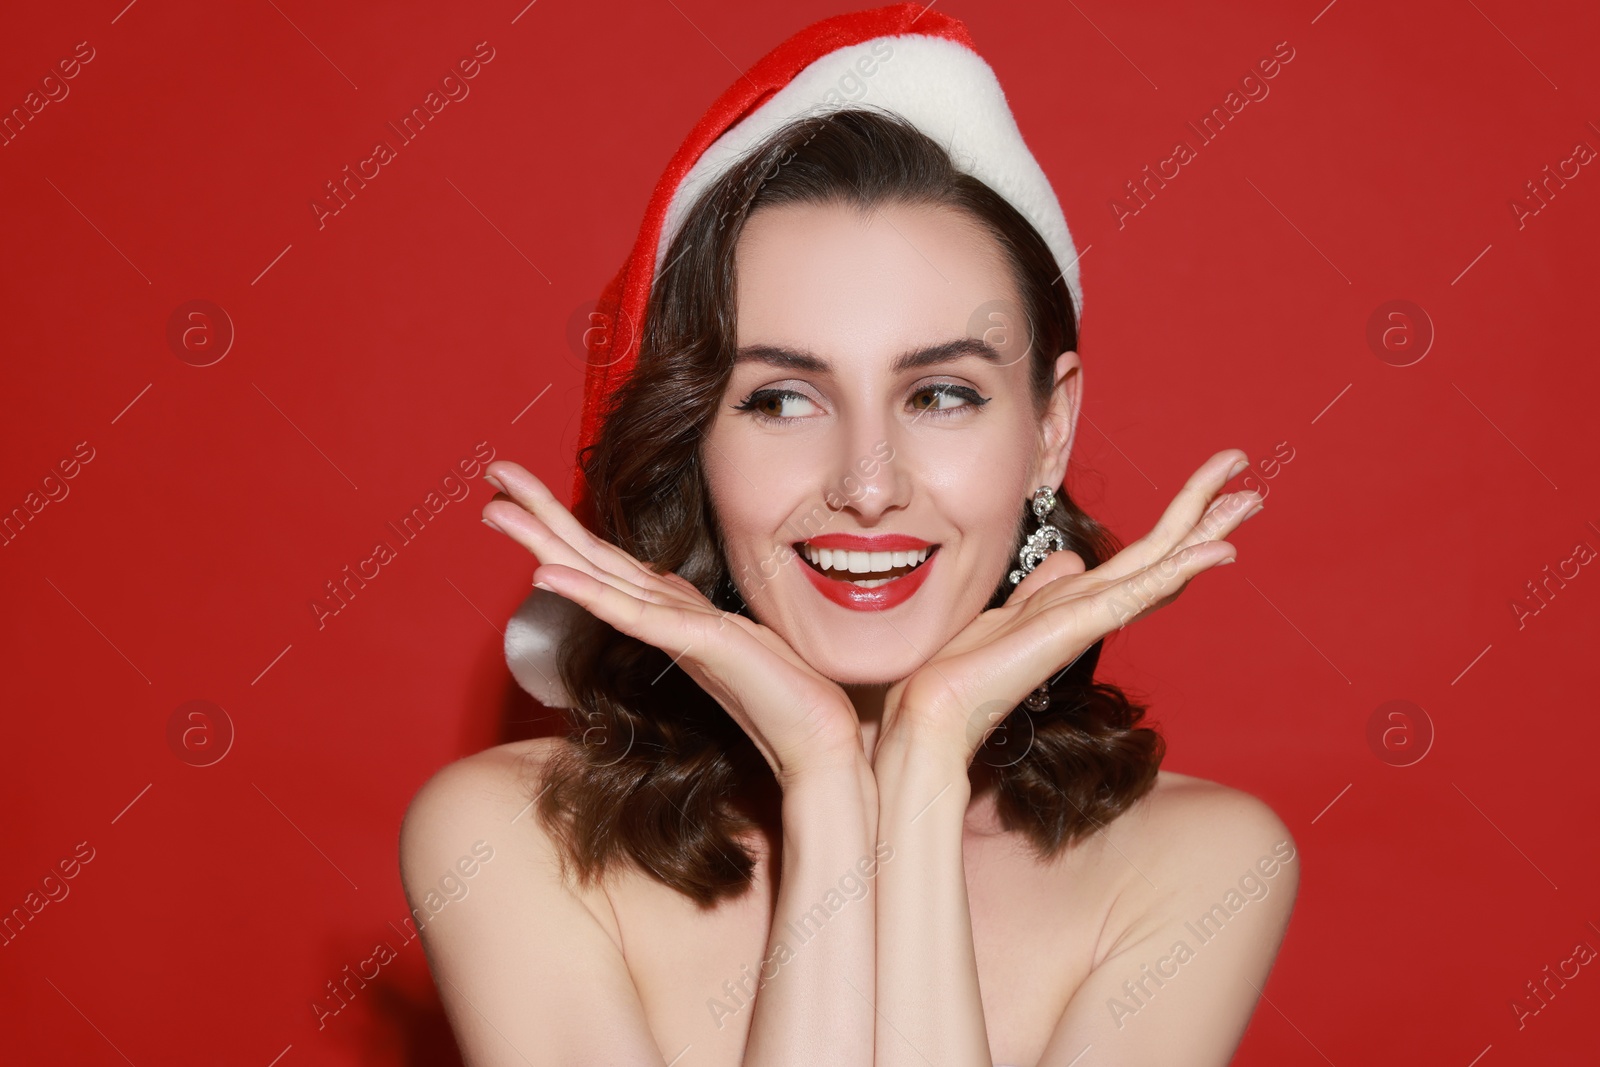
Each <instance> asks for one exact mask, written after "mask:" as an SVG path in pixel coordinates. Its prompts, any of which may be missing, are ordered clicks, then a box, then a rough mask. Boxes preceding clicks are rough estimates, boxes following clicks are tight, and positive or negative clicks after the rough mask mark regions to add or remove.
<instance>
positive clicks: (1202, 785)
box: [1118, 771, 1295, 866]
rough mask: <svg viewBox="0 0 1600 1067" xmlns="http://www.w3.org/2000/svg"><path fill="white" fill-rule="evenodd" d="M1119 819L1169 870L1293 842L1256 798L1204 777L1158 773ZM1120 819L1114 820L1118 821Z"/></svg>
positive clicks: (1291, 848) (1289, 847)
mask: <svg viewBox="0 0 1600 1067" xmlns="http://www.w3.org/2000/svg"><path fill="white" fill-rule="evenodd" d="M1124 820H1125V821H1126V823H1127V825H1126V827H1124V829H1125V831H1126V832H1127V833H1128V834H1129V836H1130V837H1131V838H1132V839H1133V840H1134V841H1135V843H1136V844H1137V845H1139V846H1140V847H1142V848H1143V849H1145V850H1146V854H1147V855H1149V856H1150V857H1151V858H1152V859H1153V860H1157V861H1165V863H1167V864H1169V865H1174V864H1175V865H1179V866H1182V865H1187V864H1190V863H1201V864H1203V863H1204V862H1205V858H1206V857H1212V858H1213V859H1215V858H1226V857H1229V856H1237V855H1239V854H1241V850H1242V852H1250V851H1251V850H1253V849H1254V850H1259V849H1263V848H1264V849H1267V850H1268V851H1270V850H1271V849H1272V848H1273V847H1274V846H1278V845H1280V844H1281V845H1283V846H1284V850H1285V851H1287V852H1290V853H1293V852H1294V851H1295V848H1294V837H1293V835H1291V834H1290V833H1289V828H1288V827H1287V826H1286V825H1285V824H1284V822H1283V820H1282V819H1281V818H1279V817H1278V813H1277V812H1275V811H1273V810H1272V808H1271V807H1270V806H1269V805H1268V804H1267V803H1266V801H1264V800H1262V799H1261V798H1259V797H1256V796H1254V795H1252V794H1250V793H1246V792H1244V791H1243V790H1241V789H1234V788H1233V787H1231V786H1226V785H1222V784H1221V783H1219V782H1213V781H1210V780H1208V779H1205V778H1196V777H1194V776H1192V775H1187V774H1177V773H1175V772H1172V771H1162V772H1160V773H1159V774H1158V775H1157V776H1156V784H1155V786H1154V788H1152V789H1151V790H1150V792H1149V793H1147V794H1145V796H1144V797H1143V798H1141V799H1140V801H1139V803H1138V804H1137V805H1135V806H1134V808H1133V809H1131V810H1130V811H1129V812H1128V813H1127V815H1126V816H1124ZM1124 820H1118V821H1119V822H1123V821H1124Z"/></svg>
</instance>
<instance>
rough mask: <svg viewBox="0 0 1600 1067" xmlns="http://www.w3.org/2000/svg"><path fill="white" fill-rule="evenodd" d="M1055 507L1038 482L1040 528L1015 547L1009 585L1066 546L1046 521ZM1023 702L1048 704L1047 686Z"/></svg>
mask: <svg viewBox="0 0 1600 1067" xmlns="http://www.w3.org/2000/svg"><path fill="white" fill-rule="evenodd" d="M1055 507H1056V494H1055V491H1054V490H1052V489H1051V488H1050V487H1049V486H1048V485H1041V486H1040V487H1039V488H1037V489H1035V490H1034V491H1033V517H1034V518H1035V519H1038V520H1039V528H1038V529H1036V530H1034V531H1033V533H1031V534H1029V535H1028V540H1027V543H1025V544H1024V545H1023V546H1022V548H1020V549H1019V550H1018V551H1017V562H1018V563H1020V564H1021V567H1020V568H1019V569H1017V570H1014V571H1012V572H1011V575H1010V578H1011V584H1012V585H1016V584H1017V583H1018V582H1020V581H1022V579H1023V578H1024V577H1025V576H1026V575H1028V574H1029V573H1031V572H1032V571H1033V568H1035V567H1037V566H1038V565H1039V563H1040V562H1041V561H1042V560H1043V559H1044V558H1045V557H1046V556H1048V555H1049V554H1050V553H1052V552H1059V551H1061V550H1062V549H1064V548H1066V547H1067V539H1066V536H1065V535H1064V534H1062V532H1061V531H1060V530H1059V529H1057V528H1056V527H1054V526H1052V525H1051V524H1050V523H1049V522H1048V521H1046V516H1048V515H1049V514H1050V513H1051V512H1052V511H1054V510H1055ZM1022 703H1023V706H1024V707H1026V708H1027V709H1028V710H1029V711H1043V710H1044V709H1046V708H1048V707H1049V706H1050V690H1049V688H1048V687H1047V686H1045V685H1044V684H1042V683H1041V684H1040V686H1039V688H1037V689H1035V690H1034V691H1033V692H1031V693H1029V694H1028V696H1027V698H1026V699H1025V700H1023V702H1022Z"/></svg>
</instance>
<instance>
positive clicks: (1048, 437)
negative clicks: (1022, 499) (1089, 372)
mask: <svg viewBox="0 0 1600 1067" xmlns="http://www.w3.org/2000/svg"><path fill="white" fill-rule="evenodd" d="M1053 383H1054V384H1053V385H1052V386H1051V388H1050V404H1049V407H1048V408H1046V410H1045V413H1044V422H1043V423H1042V424H1041V426H1040V428H1039V430H1040V432H1039V449H1038V452H1037V454H1036V455H1035V457H1034V464H1033V469H1034V478H1033V480H1032V481H1030V482H1029V483H1028V484H1029V485H1030V486H1040V485H1048V486H1052V487H1054V486H1058V485H1060V484H1061V483H1062V482H1063V481H1064V480H1065V479H1066V477H1067V459H1068V457H1069V456H1070V455H1071V454H1072V441H1073V438H1074V437H1075V436H1076V434H1077V429H1078V411H1079V410H1080V409H1081V408H1082V406H1083V363H1082V361H1081V360H1079V359H1078V353H1076V352H1074V351H1072V350H1071V349H1068V350H1067V351H1065V352H1063V353H1061V355H1059V356H1057V357H1056V366H1055V376H1054V378H1053ZM1030 491H1031V489H1030Z"/></svg>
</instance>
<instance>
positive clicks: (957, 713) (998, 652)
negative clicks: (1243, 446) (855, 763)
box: [877, 449, 1261, 768]
mask: <svg viewBox="0 0 1600 1067" xmlns="http://www.w3.org/2000/svg"><path fill="white" fill-rule="evenodd" d="M1243 462H1246V459H1245V457H1244V455H1243V454H1242V453H1241V452H1240V451H1238V450H1237V449H1229V450H1227V451H1225V452H1219V453H1217V454H1216V455H1214V456H1212V457H1211V458H1210V459H1209V460H1207V461H1206V462H1205V463H1204V464H1202V465H1201V467H1200V469H1199V470H1198V471H1196V472H1195V474H1194V476H1193V477H1191V478H1190V479H1189V481H1188V483H1187V484H1186V485H1184V487H1183V489H1182V490H1180V491H1179V493H1178V495H1177V496H1176V497H1175V498H1174V499H1173V501H1172V503H1171V505H1169V506H1168V508H1167V510H1166V512H1165V513H1164V514H1163V515H1162V516H1161V520H1160V521H1159V522H1157V523H1156V525H1155V527H1154V528H1153V529H1152V530H1151V531H1150V532H1149V533H1148V534H1146V535H1145V536H1144V537H1142V538H1140V539H1139V540H1138V541H1135V542H1134V543H1133V544H1131V545H1128V546H1127V547H1126V548H1124V549H1123V550H1122V551H1121V552H1119V553H1117V554H1116V555H1115V556H1113V557H1112V558H1111V559H1109V560H1107V561H1105V562H1104V563H1102V564H1101V565H1100V566H1098V567H1096V568H1095V569H1094V570H1085V568H1084V562H1083V558H1082V557H1081V556H1079V555H1078V554H1077V553H1076V552H1071V551H1057V552H1052V553H1050V554H1049V555H1048V556H1046V557H1045V559H1044V560H1043V561H1042V562H1040V563H1039V564H1038V565H1037V566H1036V567H1034V569H1033V570H1032V572H1030V573H1029V574H1028V575H1027V576H1026V577H1025V578H1023V580H1022V581H1021V582H1020V583H1018V585H1017V587H1016V588H1015V589H1014V590H1012V592H1011V595H1010V596H1009V597H1008V598H1007V599H1006V602H1005V603H1004V604H1002V605H1001V606H1000V607H998V608H993V609H991V610H989V611H985V612H983V613H982V614H980V615H979V616H978V617H977V618H976V619H974V620H973V621H972V622H971V623H970V624H968V625H967V626H966V627H965V628H964V629H963V630H961V631H960V632H959V633H957V634H956V635H955V636H954V637H953V638H951V639H950V640H949V641H948V642H947V643H946V644H945V645H944V647H943V648H941V649H940V650H939V651H938V652H936V653H935V654H934V655H933V656H932V658H930V659H929V660H928V662H926V663H925V664H923V665H922V666H921V667H920V668H918V669H917V670H916V671H915V672H913V673H912V674H911V675H910V676H909V677H907V678H905V679H903V680H902V681H900V682H897V683H896V684H895V685H894V686H892V687H891V688H890V690H889V693H888V697H887V701H886V703H885V706H884V719H883V731H882V734H881V735H880V739H879V743H878V746H877V747H878V749H879V750H882V749H883V746H884V742H885V741H889V740H890V739H895V740H896V741H909V742H910V743H912V744H914V745H915V746H917V747H918V748H923V747H924V746H928V745H933V746H936V747H937V748H939V749H941V750H943V751H944V752H946V753H948V755H949V757H950V758H951V759H952V760H953V759H957V758H959V759H960V760H961V766H962V767H963V768H964V767H966V766H967V765H968V764H970V763H971V762H972V759H973V757H974V756H976V755H977V752H978V749H979V748H980V747H981V746H982V745H983V742H984V740H985V739H986V738H987V737H988V736H989V734H990V733H992V732H993V731H994V729H995V728H996V727H997V726H998V725H999V724H1000V722H1001V720H1003V719H1004V718H1005V716H1006V715H1007V714H1009V713H1010V712H1011V710H1012V709H1014V708H1015V707H1016V706H1017V705H1018V704H1020V703H1021V702H1022V700H1023V698H1025V697H1026V696H1027V695H1028V694H1029V693H1030V692H1032V691H1033V690H1034V689H1035V688H1036V687H1038V686H1039V685H1040V683H1042V682H1045V681H1047V680H1049V679H1051V678H1053V677H1054V676H1055V675H1056V674H1057V673H1058V672H1059V671H1061V670H1062V669H1063V668H1064V667H1066V666H1068V665H1069V664H1071V663H1072V662H1073V661H1074V660H1076V659H1077V658H1078V657H1079V656H1080V655H1082V654H1083V653H1084V652H1085V651H1086V650H1087V649H1089V648H1090V647H1091V646H1093V645H1094V644H1095V642H1097V641H1099V640H1101V639H1102V638H1103V637H1105V636H1106V635H1107V634H1109V633H1110V632H1111V631H1112V630H1118V629H1121V628H1122V627H1123V626H1126V625H1127V624H1128V623H1129V622H1132V621H1133V620H1134V619H1137V618H1139V617H1141V616H1143V615H1145V614H1147V613H1149V612H1152V611H1154V610H1156V609H1157V608H1160V607H1162V606H1163V605H1165V604H1168V603H1170V602H1171V601H1172V600H1173V599H1174V598H1176V597H1177V595H1178V594H1179V593H1181V592H1182V591H1183V589H1184V587H1185V586H1186V585H1187V584H1188V583H1189V580H1190V579H1192V578H1193V577H1194V576H1195V575H1197V574H1199V573H1200V572H1202V571H1205V570H1209V569H1210V568H1212V567H1215V566H1218V565H1221V564H1223V563H1231V562H1233V559H1234V557H1235V555H1236V554H1237V553H1236V552H1235V550H1234V547H1233V546H1232V545H1231V544H1229V543H1228V542H1226V541H1222V540H1218V538H1221V537H1225V536H1227V535H1228V534H1229V533H1231V532H1232V531H1233V530H1234V529H1236V528H1237V527H1238V525H1239V524H1240V523H1241V522H1243V521H1244V520H1245V518H1246V517H1247V516H1248V515H1249V514H1250V513H1251V511H1252V509H1254V508H1255V507H1256V506H1257V505H1258V504H1260V503H1261V496H1260V494H1258V493H1255V492H1242V493H1229V494H1227V495H1225V496H1223V497H1221V498H1220V499H1216V498H1217V493H1218V492H1219V491H1220V490H1221V489H1222V487H1223V486H1224V485H1225V484H1227V482H1228V480H1229V479H1230V478H1232V477H1233V476H1234V474H1236V473H1238V472H1237V471H1235V470H1234V469H1233V468H1234V467H1235V466H1236V465H1237V464H1240V463H1243ZM1240 469H1241V470H1242V469H1243V468H1242V467H1241V468H1240Z"/></svg>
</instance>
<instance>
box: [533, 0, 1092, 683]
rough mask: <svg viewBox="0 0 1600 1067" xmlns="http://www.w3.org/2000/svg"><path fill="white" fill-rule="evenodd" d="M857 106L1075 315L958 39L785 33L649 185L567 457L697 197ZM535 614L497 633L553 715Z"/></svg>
mask: <svg viewBox="0 0 1600 1067" xmlns="http://www.w3.org/2000/svg"><path fill="white" fill-rule="evenodd" d="M857 104H862V105H866V106H868V107H871V108H881V109H884V110H888V111H891V112H895V113H897V114H899V115H901V116H902V117H904V118H905V119H906V120H908V121H909V122H910V123H911V124H912V125H914V126H915V127H916V128H917V129H919V130H921V131H922V132H923V133H925V134H927V135H928V137H930V138H931V139H933V140H934V141H935V142H937V143H938V144H940V145H941V146H943V147H944V148H945V149H946V151H947V152H949V154H950V157H951V159H952V161H953V162H954V164H955V166H956V168H957V169H958V170H960V171H962V172H963V173H966V174H970V175H971V176H973V177H975V178H977V179H978V180H980V181H982V182H983V183H984V184H985V185H987V186H989V187H990V188H991V189H993V190H994V191H995V192H996V193H998V194H999V195H1000V196H1002V197H1003V198H1005V200H1007V201H1008V202H1009V203H1010V204H1011V205H1012V206H1013V207H1015V208H1016V209H1017V211H1018V212H1019V213H1020V214H1021V215H1022V216H1023V217H1024V218H1025V219H1027V220H1028V222H1030V223H1031V224H1032V225H1033V227H1034V229H1036V230H1038V231H1039V234H1040V236H1042V237H1043V238H1044V241H1045V244H1046V245H1048V246H1049V248H1050V251H1051V252H1052V253H1053V254H1054V256H1055V259H1056V265H1057V266H1058V267H1059V268H1060V269H1061V272H1062V276H1063V277H1064V278H1065V280H1066V284H1067V288H1068V290H1069V291H1070V293H1071V295H1072V303H1073V309H1074V311H1075V312H1077V313H1078V314H1079V315H1080V316H1081V314H1082V311H1083V291H1082V288H1081V286H1080V283H1079V280H1078V255H1077V252H1076V250H1075V249H1074V247H1073V243H1072V235H1071V233H1070V232H1068V230H1067V220H1066V218H1065V217H1064V216H1063V215H1062V212H1061V205H1060V203H1059V202H1058V201H1057V200H1056V196H1055V192H1054V190H1052V189H1051V187H1050V181H1049V179H1047V178H1046V177H1045V174H1044V171H1043V170H1042V169H1041V168H1040V167H1039V164H1038V162H1037V161H1036V160H1035V159H1034V158H1033V153H1032V152H1030V151H1029V150H1028V146H1027V144H1026V143H1024V141H1023V139H1022V134H1021V132H1020V131H1019V130H1018V129H1017V124H1016V120H1015V119H1014V118H1013V117H1012V115H1011V109H1010V108H1009V107H1008V106H1007V104H1006V97H1005V93H1004V92H1003V91H1002V90H1001V88H1000V83H999V81H998V80H997V79H996V77H995V74H994V71H993V70H991V69H990V67H989V65H988V63H986V62H984V60H983V58H982V57H980V56H979V55H978V53H977V51H976V50H975V46H974V45H973V42H972V38H971V37H970V36H969V35H968V33H967V29H966V27H965V26H964V25H962V23H961V22H960V21H959V20H958V19H955V18H952V17H950V16H948V15H945V14H941V13H940V12H937V11H931V10H929V8H928V6H926V5H923V4H916V3H909V4H894V5H891V6H889V7H880V8H874V9H873V10H870V11H857V12H853V13H851V14H846V15H837V16H835V17H833V18H829V19H823V20H822V21H821V22H817V23H813V24H812V25H810V26H808V27H806V28H805V29H803V30H801V31H800V32H799V33H796V34H795V35H794V36H793V37H790V38H789V39H788V40H786V41H784V42H783V43H782V44H780V45H778V46H777V47H776V48H774V49H773V50H772V51H770V52H768V53H767V54H766V55H765V56H763V57H762V58H761V59H760V60H758V61H757V62H756V64H755V65H754V66H752V67H751V68H750V69H749V70H747V71H745V72H744V74H742V75H741V76H739V77H738V78H737V79H735V80H734V82H733V84H732V85H730V86H729V87H728V89H727V90H726V91H725V92H724V93H723V94H722V95H721V96H719V97H718V98H717V100H716V102H714V103H713V104H712V105H711V107H710V108H709V109H708V110H707V111H706V113H705V114H704V115H703V116H701V118H700V121H699V122H697V123H696V124H695V127H694V129H692V130H691V131H690V132H689V136H688V137H686V138H685V139H684V141H683V144H682V145H680V146H679V148H678V151H677V152H676V153H675V154H674V155H673V157H672V160H671V162H669V163H668V164H667V168H666V171H665V172H664V173H663V174H662V175H661V178H660V180H659V181H658V182H656V187H655V191H654V192H653V193H652V194H651V196H650V203H649V205H648V206H647V208H646V209H645V215H644V222H643V224H642V225H641V226H640V227H639V236H638V238H637V239H636V240H635V241H634V244H633V251H632V253H631V254H630V255H629V256H628V259H627V262H625V263H624V264H623V265H622V269H621V270H619V271H618V272H617V274H616V276H615V277H613V278H612V279H611V281H610V283H609V284H608V285H607V286H606V287H605V290H604V292H602V293H601V295H600V300H599V302H598V304H597V306H596V308H595V315H596V319H595V320H594V321H596V322H597V323H599V324H601V325H602V326H604V327H605V328H603V329H595V330H590V331H588V332H587V333H586V334H585V339H586V344H587V361H588V365H587V370H586V373H585V378H584V391H583V412H582V416H581V421H580V424H579V431H578V450H579V454H580V455H581V454H582V450H583V449H584V448H586V447H587V446H589V445H590V444H592V443H593V442H594V440H595V438H596V436H597V435H598V433H599V430H600V424H601V422H602V420H603V418H604V413H605V409H606V404H607V402H608V401H609V399H610V398H611V395H612V394H613V393H614V392H615V391H616V389H617V388H618V387H619V386H620V385H621V384H622V383H623V382H625V381H626V380H627V378H628V375H629V373H630V372H631V371H632V369H633V366H634V362H635V359H636V357H637V355H638V343H639V336H640V333H641V332H642V328H643V325H644V321H645V314H646V310H647V307H648V301H649V297H650V291H651V287H652V286H653V284H654V282H655V280H656V277H657V275H658V273H659V272H660V270H661V269H662V267H663V265H664V264H663V260H664V258H665V255H666V251H667V247H668V245H670V244H671V243H672V238H673V236H674V235H675V234H676V233H677V231H678V228H679V227H680V226H681V225H682V224H683V220H684V218H685V216H686V215H687V214H688V212H689V210H690V209H691V208H692V207H693V206H694V203H695V200H696V198H697V197H698V196H699V195H700V193H701V192H703V191H704V190H705V189H706V188H707V187H709V186H710V185H711V184H712V183H713V182H715V181H716V180H717V179H718V178H719V177H720V176H722V175H723V174H725V173H727V171H728V170H730V169H731V168H732V167H733V166H734V164H736V163H737V162H739V160H740V159H741V158H742V157H743V156H744V155H745V154H746V153H747V152H748V151H749V150H750V149H752V148H754V147H755V146H756V145H757V144H758V143H759V142H760V141H761V140H762V139H763V138H765V137H766V136H767V135H768V134H770V133H771V132H773V131H774V130H776V129H777V128H778V127H780V126H782V125H784V124H785V123H787V122H789V121H790V120H792V119H795V118H798V117H800V116H802V115H819V114H826V113H827V112H829V111H832V110H837V109H839V108H843V107H850V106H853V105H857ZM572 501H573V505H572V512H573V514H574V515H575V516H577V518H578V519H579V521H581V522H583V523H584V524H585V525H586V526H588V527H589V528H590V529H595V528H596V523H595V517H594V511H593V501H592V499H591V498H590V495H589V486H588V482H587V480H586V479H585V478H584V476H583V472H582V470H581V469H579V470H576V471H575V472H574V477H573V488H572ZM547 596H548V597H549V599H550V600H552V601H553V600H559V599H560V598H558V597H554V596H553V595H548V594H547ZM538 601H539V593H538V592H537V591H535V593H534V594H533V595H532V596H530V597H529V598H528V600H527V602H526V603H524V604H523V607H522V609H521V610H520V611H519V612H518V613H517V617H516V618H514V619H513V620H512V625H511V627H509V628H508V629H507V633H506V653H507V659H508V661H509V662H510V664H511V668H512V671H513V673H515V674H516V675H517V678H518V681H519V682H521V683H522V685H523V686H524V688H527V689H528V690H529V691H530V692H532V693H534V695H535V696H538V697H539V698H540V699H541V700H542V701H543V702H545V703H547V704H551V705H552V706H563V705H562V703H561V700H562V697H561V694H560V693H559V689H558V688H553V685H554V678H553V675H554V669H553V661H552V658H551V657H552V656H553V654H554V650H555V640H554V634H553V633H552V632H551V630H552V627H553V626H556V625H557V622H556V620H555V618H554V615H555V614H558V613H559V612H560V611H561V610H563V609H562V608H560V607H559V606H558V605H554V604H543V603H538ZM564 603H566V602H565V601H563V604H564ZM540 664H542V665H544V666H542V667H541V666H539V665H540Z"/></svg>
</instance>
